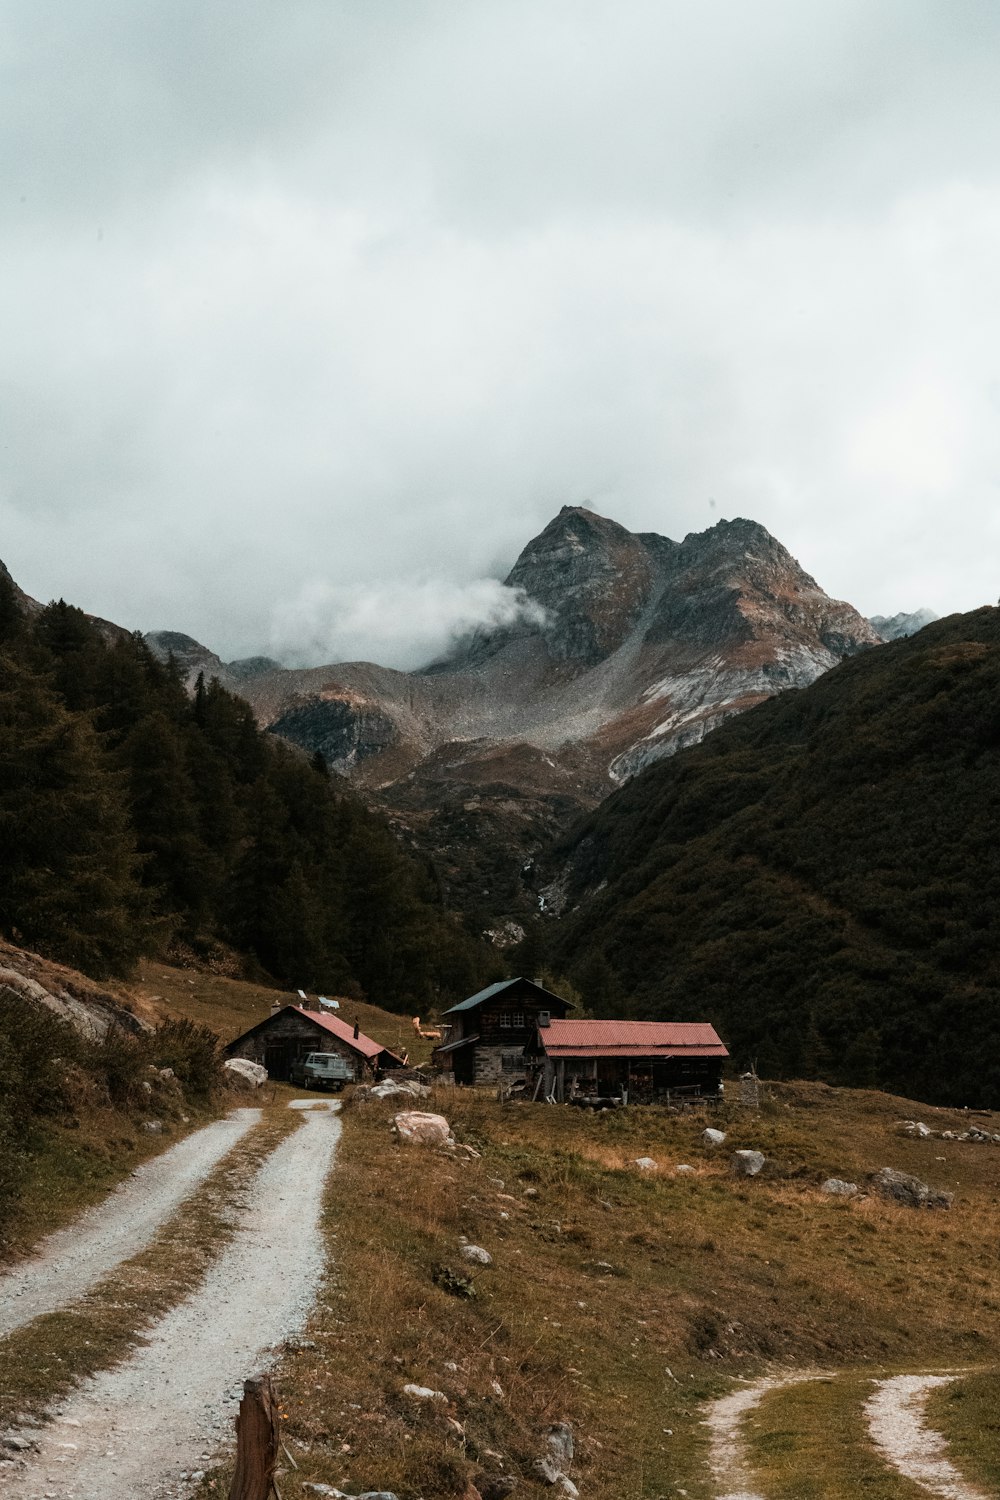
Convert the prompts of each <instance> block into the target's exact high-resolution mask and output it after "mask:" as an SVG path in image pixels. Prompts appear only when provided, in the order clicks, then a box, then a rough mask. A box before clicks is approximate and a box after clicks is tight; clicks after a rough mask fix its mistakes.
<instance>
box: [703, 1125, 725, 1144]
mask: <svg viewBox="0 0 1000 1500" xmlns="http://www.w3.org/2000/svg"><path fill="white" fill-rule="evenodd" d="M701 1139H702V1143H703V1144H704V1145H706V1146H721V1145H722V1143H723V1142H724V1141H725V1139H726V1132H725V1131H724V1130H715V1129H713V1127H712V1126H711V1125H709V1126H708V1128H707V1129H705V1130H703V1131H702V1133H701Z"/></svg>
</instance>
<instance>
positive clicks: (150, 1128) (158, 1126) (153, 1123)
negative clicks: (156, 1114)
mask: <svg viewBox="0 0 1000 1500" xmlns="http://www.w3.org/2000/svg"><path fill="white" fill-rule="evenodd" d="M142 1128H143V1130H145V1131H146V1132H147V1133H148V1134H149V1135H162V1134H163V1121H162V1120H143V1122H142Z"/></svg>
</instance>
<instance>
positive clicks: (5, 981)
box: [0, 942, 154, 1042]
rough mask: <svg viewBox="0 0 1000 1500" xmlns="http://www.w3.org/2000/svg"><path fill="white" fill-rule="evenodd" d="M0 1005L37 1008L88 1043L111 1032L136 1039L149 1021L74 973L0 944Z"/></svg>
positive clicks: (122, 999)
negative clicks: (70, 1028) (114, 1031)
mask: <svg viewBox="0 0 1000 1500" xmlns="http://www.w3.org/2000/svg"><path fill="white" fill-rule="evenodd" d="M0 1005H5V1006H6V1005H12V1006H13V1005H30V1006H38V1007H40V1008H41V1009H44V1010H47V1011H50V1012H51V1013H52V1014H53V1015H54V1016H57V1017H58V1018H59V1020H61V1021H65V1022H67V1023H68V1024H69V1025H70V1026H72V1028H73V1030H74V1031H75V1032H77V1033H78V1035H80V1036H82V1037H83V1038H84V1039H85V1040H86V1041H90V1042H97V1041H101V1040H102V1039H103V1038H104V1037H105V1036H106V1035H107V1033H108V1031H109V1030H111V1028H112V1027H119V1028H121V1029H122V1030H124V1031H128V1032H132V1033H133V1034H135V1035H138V1034H140V1033H142V1032H145V1031H149V1030H150V1029H151V1028H150V1022H151V1021H152V1020H153V1019H154V1018H153V1017H152V1016H150V1017H149V1019H146V1018H145V1017H143V1016H141V1015H139V1014H137V1013H136V1010H135V1008H134V1003H133V1002H131V1001H127V1000H126V997H125V996H124V995H117V994H112V993H111V992H110V991H109V990H107V989H104V988H103V987H102V986H100V985H98V984H95V983H94V981H93V980H91V979H87V978H85V976H84V975H83V974H79V973H77V971H76V970H75V969H69V968H66V967H65V965H63V964H57V963H51V962H50V961H49V960H48V959H44V958H41V957H40V956H39V955H38V954H37V953H29V952H28V951H27V950H26V949H24V948H17V947H15V946H14V945H13V944H12V943H5V942H0Z"/></svg>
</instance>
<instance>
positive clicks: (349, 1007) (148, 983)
mask: <svg viewBox="0 0 1000 1500" xmlns="http://www.w3.org/2000/svg"><path fill="white" fill-rule="evenodd" d="M130 988H131V990H132V991H134V993H135V995H136V997H137V999H138V1001H139V1003H140V1004H141V1005H142V1006H143V1007H144V1008H146V1009H147V1010H148V1011H149V1012H151V1013H153V1014H154V1015H157V1016H188V1017H189V1018H190V1019H191V1020H192V1021H199V1022H201V1023H203V1024H204V1025H206V1026H211V1028H212V1029H213V1031H216V1032H218V1034H219V1036H220V1037H221V1038H222V1040H223V1041H224V1042H231V1041H232V1039H233V1037H236V1036H239V1035H240V1033H241V1032H243V1031H246V1030H248V1029H249V1027H251V1026H256V1024H257V1022H258V1021H264V1020H266V1019H267V1017H268V1016H269V1015H270V1013H271V1007H272V1006H273V1005H274V1004H276V1003H280V1004H282V1005H298V1004H299V997H298V995H297V994H295V993H294V991H288V990H282V989H279V988H277V987H275V986H273V985H272V986H269V985H265V984H252V983H247V982H246V981H245V980H242V979H229V978H227V977H226V976H225V975H222V974H216V973H214V972H213V971H212V970H210V969H207V968H188V969H179V968H176V967H174V966H172V965H170V964H164V963H160V962H158V961H154V960H152V959H150V960H147V961H146V962H144V963H142V964H140V966H139V970H138V974H137V977H136V980H135V981H134V983H133V984H132V985H131V987H130ZM338 1014H339V1015H341V1016H342V1017H343V1018H344V1020H346V1021H349V1022H350V1023H351V1024H353V1023H354V1021H355V1020H356V1021H357V1022H358V1024H359V1025H360V1027H361V1030H362V1031H363V1032H364V1033H365V1035H366V1036H370V1037H371V1038H372V1039H373V1041H376V1042H378V1043H379V1044H380V1045H381V1046H383V1047H389V1048H390V1049H391V1050H392V1051H393V1052H397V1053H398V1052H400V1051H409V1054H410V1062H411V1063H413V1064H414V1065H416V1064H417V1063H421V1062H426V1061H427V1060H428V1059H429V1057H430V1055H431V1049H432V1048H433V1047H434V1045H435V1044H434V1043H433V1042H427V1041H424V1040H422V1039H421V1038H419V1037H418V1036H417V1035H416V1032H415V1031H414V1030H413V1026H412V1024H411V1018H410V1017H409V1016H397V1015H394V1014H393V1013H392V1012H391V1011H387V1010H381V1009H380V1008H379V1007H378V1006H377V1005H366V1004H365V1003H364V1002H363V1001H361V1000H342V1001H341V1009H340V1011H339V1012H338Z"/></svg>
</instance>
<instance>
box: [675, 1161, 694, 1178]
mask: <svg viewBox="0 0 1000 1500" xmlns="http://www.w3.org/2000/svg"><path fill="white" fill-rule="evenodd" d="M674 1171H675V1172H678V1173H680V1175H681V1176H682V1177H687V1176H689V1175H690V1174H691V1173H692V1172H693V1171H694V1167H689V1166H688V1164H687V1162H686V1161H682V1162H678V1164H677V1166H676V1167H675V1168H674Z"/></svg>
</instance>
